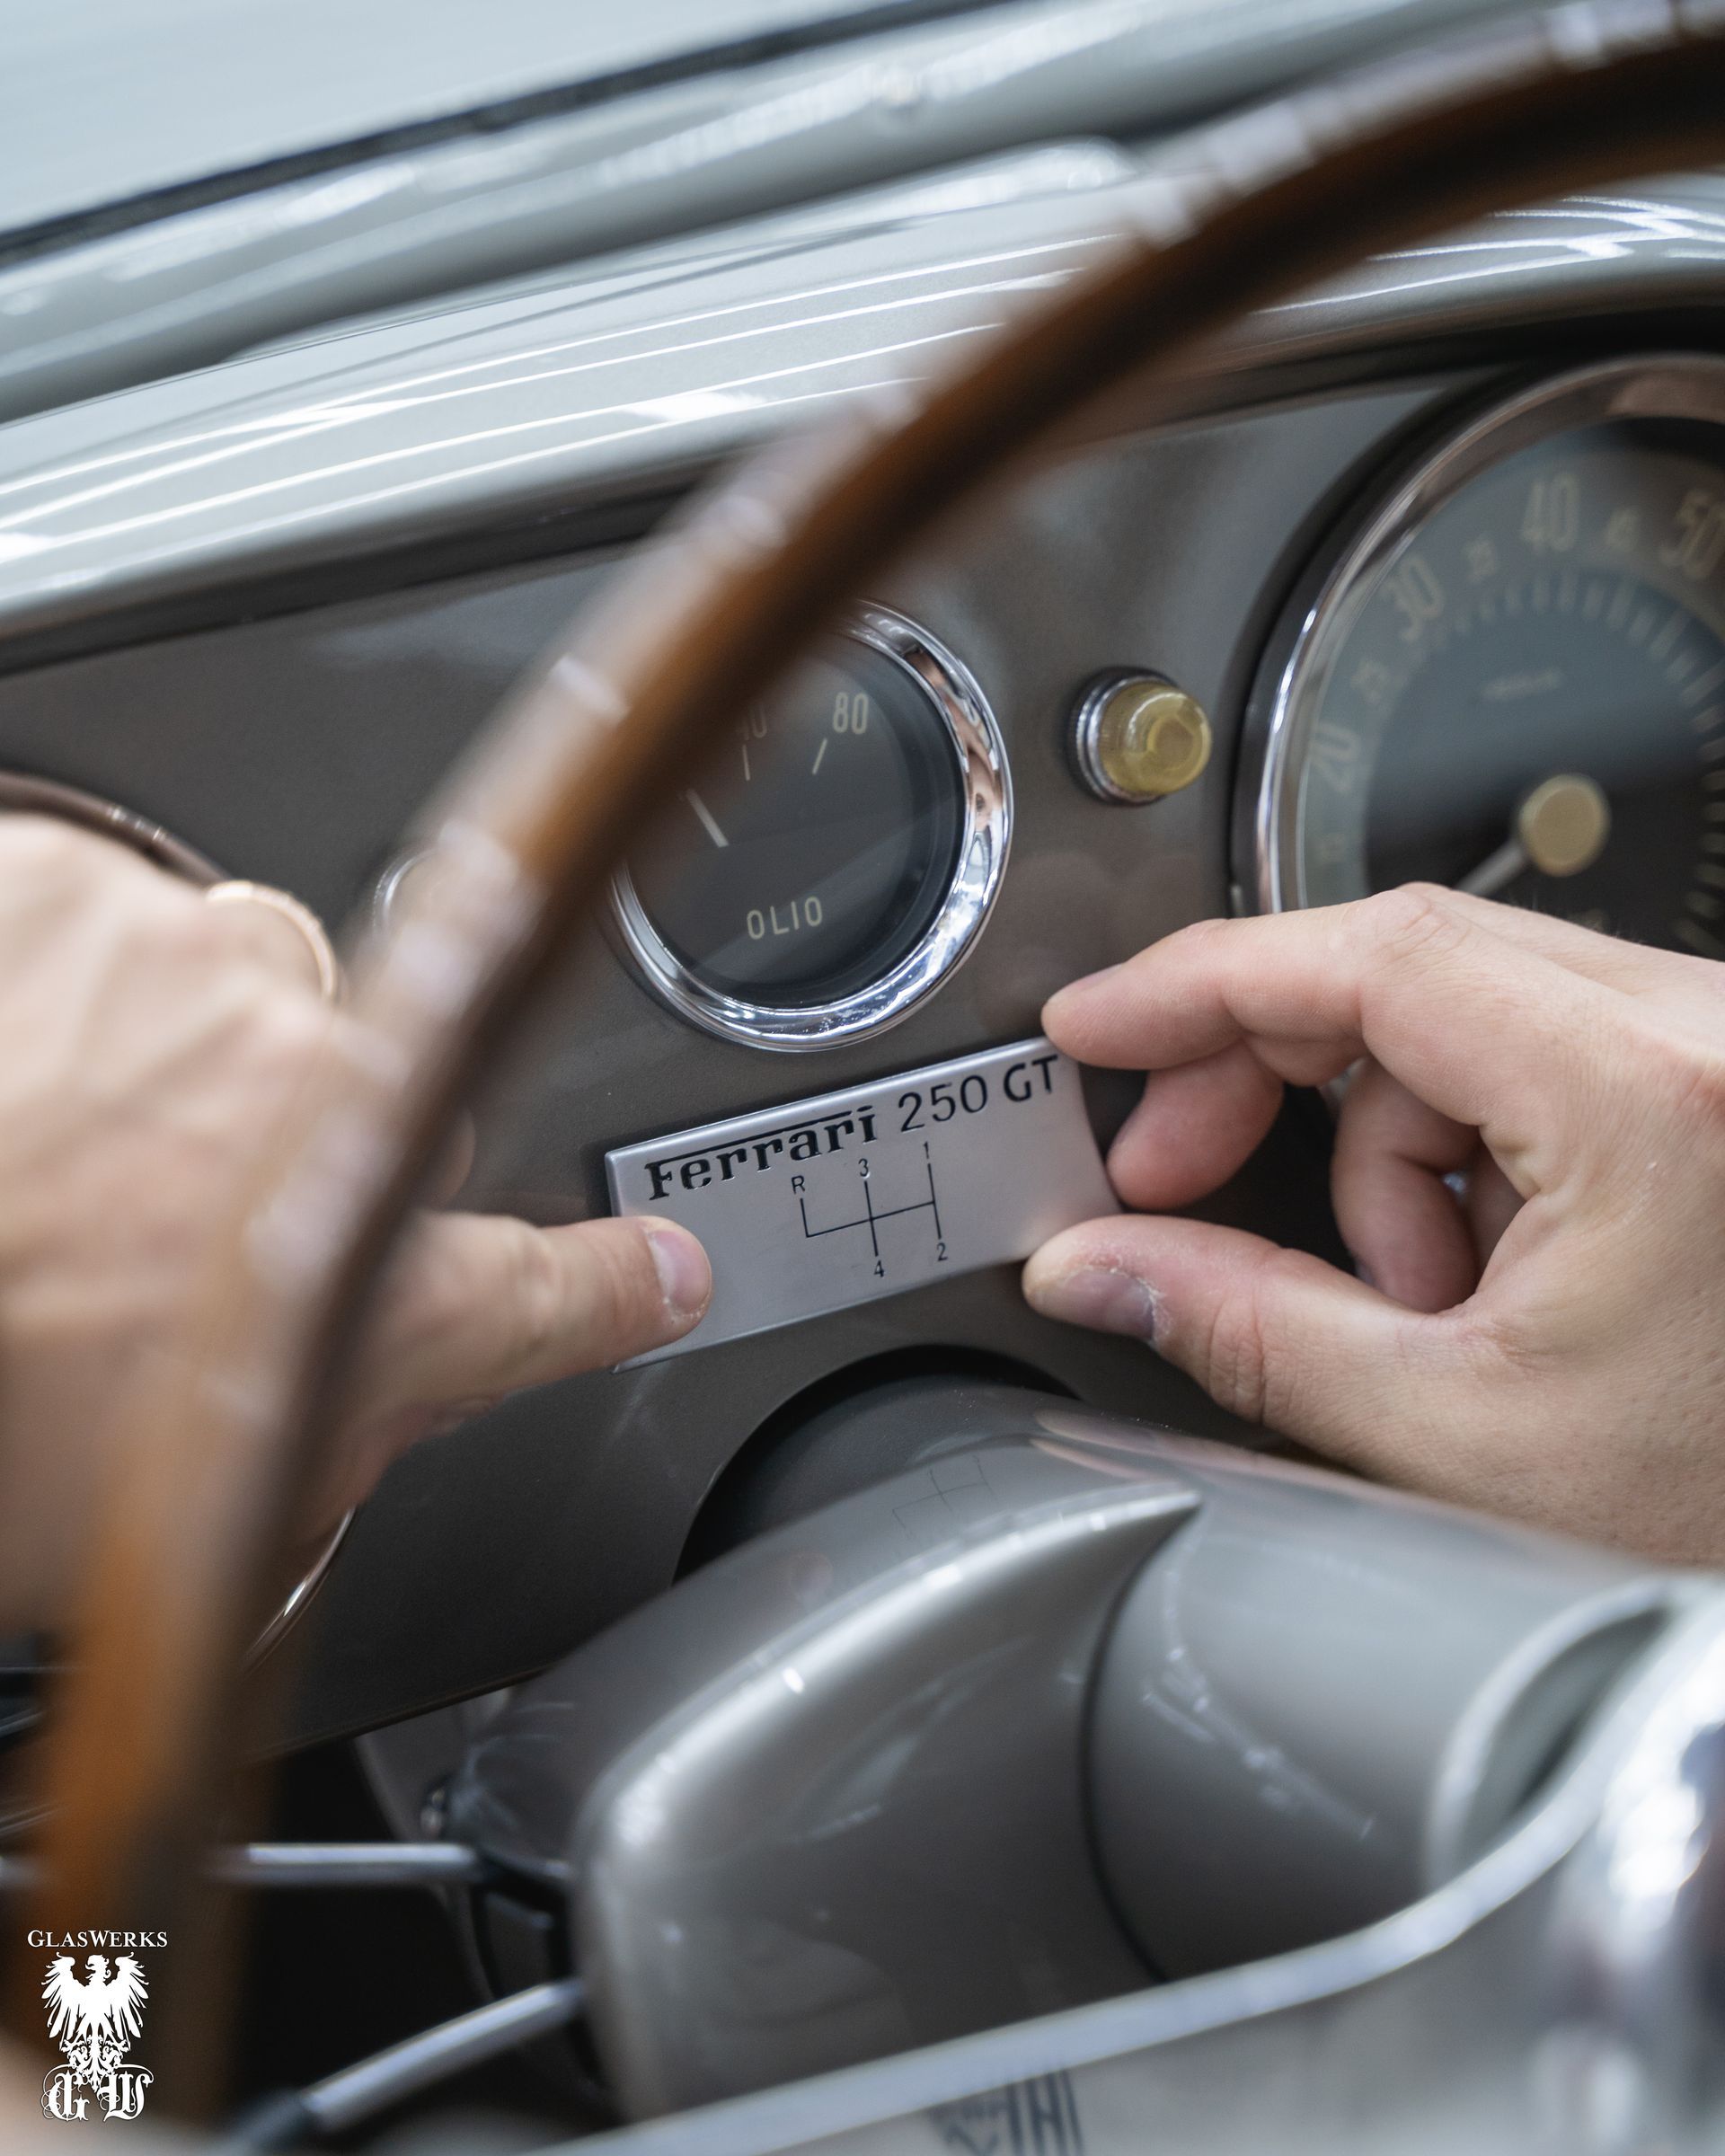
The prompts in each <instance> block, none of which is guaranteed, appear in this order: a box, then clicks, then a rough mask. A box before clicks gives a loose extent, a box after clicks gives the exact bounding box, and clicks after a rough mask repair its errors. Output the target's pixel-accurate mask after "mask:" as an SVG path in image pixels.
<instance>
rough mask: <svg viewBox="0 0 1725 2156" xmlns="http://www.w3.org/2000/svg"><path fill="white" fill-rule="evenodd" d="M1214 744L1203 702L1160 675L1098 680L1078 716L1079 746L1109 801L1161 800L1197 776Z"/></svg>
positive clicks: (1091, 779) (1080, 759)
mask: <svg viewBox="0 0 1725 2156" xmlns="http://www.w3.org/2000/svg"><path fill="white" fill-rule="evenodd" d="M1213 746H1214V741H1213V738H1212V736H1211V733H1210V721H1209V719H1208V717H1207V714H1206V712H1205V710H1204V707H1203V705H1202V704H1201V703H1199V702H1198V700H1197V699H1196V698H1195V697H1192V696H1189V695H1188V694H1186V692H1185V690H1184V689H1179V688H1176V687H1175V686H1174V685H1173V683H1172V681H1164V680H1163V677H1162V676H1160V675H1159V674H1110V675H1107V676H1104V677H1103V678H1102V679H1101V680H1100V681H1096V682H1092V685H1091V686H1090V687H1089V688H1088V689H1087V690H1086V691H1085V693H1084V695H1083V697H1082V698H1081V699H1080V700H1079V703H1078V708H1077V711H1075V713H1074V715H1073V748H1074V752H1075V756H1076V759H1077V764H1078V769H1079V771H1080V773H1082V774H1083V777H1084V782H1085V784H1086V785H1088V787H1089V788H1090V790H1091V791H1092V793H1094V794H1097V795H1099V796H1100V797H1101V800H1105V801H1159V800H1162V799H1163V796H1164V795H1166V794H1170V793H1178V792H1180V791H1181V788H1182V787H1186V786H1190V784H1191V783H1192V782H1193V780H1194V779H1196V778H1198V777H1199V775H1200V773H1202V772H1203V770H1204V768H1205V766H1206V765H1207V764H1208V763H1209V760H1210V750H1211V748H1212V747H1213Z"/></svg>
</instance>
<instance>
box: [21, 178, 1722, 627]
mask: <svg viewBox="0 0 1725 2156" xmlns="http://www.w3.org/2000/svg"><path fill="white" fill-rule="evenodd" d="M1166 184H1167V182H1166V181H1164V180H1161V179H1158V178H1156V177H1154V176H1145V175H1142V174H1137V173H1134V172H1132V171H1131V168H1130V166H1129V164H1128V162H1127V161H1126V160H1125V159H1123V158H1122V157H1121V156H1120V155H1119V153H1118V152H1117V151H1115V150H1113V149H1111V148H1110V147H1108V146H1101V145H1095V144H1070V145H1064V146H1057V147H1054V148H1050V149H1046V150H1042V151H1038V152H1033V153H1030V154H1028V155H1026V156H1025V157H1024V158H1023V159H1022V160H1015V161H1014V160H1008V161H999V160H995V161H991V162H989V163H986V164H984V165H980V166H972V167H969V168H967V169H965V170H962V171H959V172H952V173H950V174H947V175H945V176H944V177H943V178H942V179H941V180H939V181H929V182H924V183H922V184H921V185H920V186H916V187H910V188H906V189H896V190H883V191H881V192H880V193H877V194H875V195H872V196H869V195H865V196H861V197H857V198H854V199H852V200H850V201H849V202H848V203H847V204H845V206H843V214H842V215H841V214H840V212H839V210H838V209H837V208H834V209H831V210H829V211H827V213H825V214H823V215H821V216H818V217H817V218H816V219H815V220H814V223H813V225H812V228H810V227H809V226H807V225H804V224H803V223H802V222H801V220H798V219H794V218H793V219H791V220H788V221H787V223H786V224H785V225H783V226H782V227H779V228H774V226H771V225H768V226H765V227H761V226H751V227H748V228H747V229H739V230H738V231H735V232H733V233H731V234H728V235H724V236H723V237H722V239H715V240H714V241H713V242H712V243H711V244H710V245H708V246H707V247H705V248H703V249H701V250H694V251H692V250H691V249H690V248H688V247H687V246H680V247H675V248H663V249H653V250H648V251H643V252H640V253H637V254H634V255H632V256H627V257H619V258H616V259H615V260H613V261H608V262H606V263H605V264H603V265H601V266H597V267H595V268H594V269H592V270H589V271H588V272H587V273H585V274H584V275H583V276H582V277H580V278H579V279H576V280H575V281H572V282H557V283H545V284H542V285H537V286H533V287H527V288H525V289H520V290H516V291H510V292H507V293H499V294H491V295H480V296H474V297H473V298H471V299H468V300H465V301H464V302H461V303H457V304H452V305H448V306H447V307H444V308H441V309H438V310H437V311H435V312H432V313H427V314H413V315H410V316H407V317H405V318H398V319H391V320H387V321H383V322H376V323H367V324H360V325H357V326H354V327H352V328H349V329H346V330H342V331H332V332H331V333H330V334H328V335H326V336H323V337H321V338H318V339H315V340H311V341H308V342H305V343H303V344H296V345H291V346H288V347H285V348H283V349H276V350H269V351H262V352H259V353H255V354H252V355H250V356H247V357H245V358H239V359H235V360H234V361H232V362H230V363H229V364H228V365H226V366H225V367H222V368H220V369H218V370H217V371H216V372H214V373H204V374H199V375H192V376H181V377H176V378H173V379H171V380H168V381H164V382H158V383H152V384H147V385H146V386H144V387H141V388H139V389H137V390H134V391H130V392H128V393H126V394H124V395H118V396H112V397H107V398H103V399H101V400H99V401H96V402H89V403H84V404H80V405H74V406H72V407H70V408H68V409H66V410H63V411H54V412H47V413H43V414H41V415H40V416H39V417H36V418H34V419H31V420H22V421H17V422H14V423H13V425H11V426H9V427H6V428H4V429H0V633H3V634H5V635H7V636H12V637H16V636H19V635H21V634H24V633H27V632H35V631H42V630H49V629H64V628H66V627H67V626H69V625H71V624H73V623H78V622H80V621H86V620H88V619H89V618H90V617H92V616H93V615H96V614H105V613H111V612H112V611H114V610H115V609H118V608H122V607H134V606H137V605H144V604H146V603H149V602H153V601H158V600H161V599H164V598H169V597H178V596H183V595H185V594H187V593H190V592H196V591H198V590H199V589H200V588H210V587H213V586H217V585H220V584H225V583H233V582H234V581H236V580H239V579H253V578H258V577H261V576H264V575H267V574H274V573H277V572H280V571H284V570H294V569H298V568H303V567H305V566H306V565H308V564H316V563H328V562H330V561H332V560H345V559H350V558H352V557H355V556H358V555H361V554H365V553H370V552H378V551H380V550H384V549H388V548H391V547H399V546H402V545H403V544H406V543H422V542H424V541H426V540H427V539H429V538H436V537H438V536H439V535H451V534H456V533H459V532H461V531H463V530H464V529H468V528H471V527H472V526H475V525H486V526H494V525H495V524H497V523H498V522H499V521H500V520H520V521H526V520H527V519H531V518H535V517H544V516H546V515H548V514H556V513H559V512H565V511H567V510H568V509H569V508H571V505H573V504H579V505H580V506H581V507H582V508H584V509H586V510H588V511H590V510H592V509H594V508H596V507H598V506H600V505H603V504H606V503H607V502H609V503H615V502H616V501H618V500H620V499H641V498H652V497H659V498H661V499H662V498H663V497H664V496H665V495H667V494H668V493H669V492H670V491H672V490H676V489H677V488H680V487H683V486H685V485H686V484H688V483H689V482H691V481H692V480H693V479H694V478H695V477H697V476H698V475H700V474H701V473H703V472H704V471H706V470H708V469H710V468H711V467H712V465H714V464H716V463H718V462H719V461H721V460H722V459H724V458H726V457H729V456H732V455H737V454H738V453H739V452H741V451H744V450H747V449H748V448H750V447H751V446H756V445H758V444H759V443H761V442H763V441H765V440H766V439H769V438H770V437H773V436H774V435H775V434H777V433H779V432H781V431H782V430H783V429H785V428H787V427H791V426H795V425H801V424H806V423H809V422H810V421H812V420H817V419H818V418H821V417H823V416H825V415H827V414H830V413H832V412H834V411H836V410H838V409H840V408H842V407H843V406H844V405H845V404H846V403H847V402H851V401H853V400H854V399H857V398H859V397H868V396H871V395H880V394H883V393H891V392H892V391H894V390H896V389H897V388H898V387H899V386H900V385H902V384H906V383H908V382H915V381H916V380H918V379H921V378H923V377H924V376H926V375H927V374H928V373H929V372H930V371H931V370H933V368H935V367H939V366H941V365H942V364H943V363H944V362H946V361H947V360H948V359H949V358H951V356H952V354H953V353H954V352H955V351H956V350H957V349H959V348H960V347H961V346H962V345H963V344H964V343H965V342H966V341H968V340H971V339H974V338H976V337H977V336H978V335H980V334H982V333H984V332H986V331H987V330H988V329H989V328H991V327H992V326H994V325H995V324H996V323H999V322H1001V321H1002V320H1004V318H1005V317H1006V315H1007V314H1009V312H1010V311H1011V309H1012V308H1013V306H1014V305H1020V304H1022V302H1023V300H1024V299H1025V298H1026V297H1027V296H1030V295H1031V294H1034V293H1036V292H1039V291H1042V290H1046V289H1047V288H1048V287H1050V286H1053V285H1057V284H1058V283H1060V282H1061V281H1063V280H1064V279H1066V278H1069V277H1071V276H1072V275H1073V274H1075V271H1076V270H1079V269H1080V268H1081V267H1082V266H1083V265H1084V263H1085V262H1086V261H1089V260H1091V259H1092V258H1093V256H1094V254H1095V252H1096V251H1097V250H1098V249H1099V248H1100V247H1101V244H1103V243H1104V240H1105V236H1106V234H1108V233H1109V232H1110V229H1112V228H1113V227H1114V226H1115V225H1116V224H1117V223H1118V221H1119V220H1120V219H1121V218H1122V217H1126V216H1133V215H1141V214H1144V213H1145V212H1146V210H1147V209H1148V208H1151V207H1152V206H1153V205H1154V201H1155V200H1156V199H1159V190H1161V189H1163V187H1164V186H1165V185H1166ZM1721 269H1725V179H1721V178H1719V177H1716V176H1700V177H1695V178H1689V179H1685V180H1683V181H1672V182H1669V183H1667V184H1663V185H1661V186H1660V187H1659V189H1657V190H1624V191H1623V193H1621V194H1620V195H1617V196H1614V197H1612V198H1610V199H1606V198H1589V199H1585V200H1577V201H1570V202H1565V203H1560V204H1555V205H1553V206H1551V207H1549V208H1539V209H1529V210H1522V211H1517V212H1515V213H1512V214H1508V215H1505V216H1501V217H1499V218H1494V219H1493V220H1491V222H1490V223H1489V224H1488V225H1485V226H1483V227H1482V228H1481V229H1479V230H1476V231H1474V232H1472V233H1467V234H1460V235H1458V236H1457V237H1456V238H1455V239H1454V240H1453V241H1449V242H1446V243H1435V244H1433V245H1430V246H1427V247H1422V248H1419V249H1415V250H1411V251H1410V252H1406V253H1403V254H1400V255H1396V256H1393V257H1391V258H1389V259H1387V260H1384V261H1375V262H1372V263H1368V264H1367V265H1365V266H1364V267H1363V268H1362V269H1361V270H1358V271H1357V272H1356V273H1354V274H1353V275H1352V276H1350V277H1349V278H1347V279H1346V280H1344V281H1342V282H1341V283H1339V284H1338V285H1337V286H1335V287H1333V288H1331V289H1328V290H1325V291H1322V292H1319V293H1315V294H1314V295H1312V296H1309V297H1305V298H1302V299H1299V300H1296V301H1294V302H1292V303H1289V304H1287V305H1282V306H1279V307H1277V308H1275V309H1273V310H1270V311H1268V312H1266V313H1265V314H1261V315H1260V316H1258V317H1257V318H1256V319H1255V320H1254V321H1253V322H1252V323H1251V324H1250V325H1248V328H1247V330H1246V331H1245V332H1244V333H1243V335H1242V336H1241V337H1240V338H1238V339H1236V340H1234V343H1233V345H1232V346H1231V348H1230V349H1229V350H1228V352H1227V353H1226V354H1225V356H1224V358H1223V360H1222V362H1221V363H1219V364H1218V366H1217V367H1216V371H1215V376H1214V385H1213V401H1214V403H1215V405H1216V408H1217V409H1222V408H1225V407H1226V406H1228V405H1229V404H1243V403H1247V402H1252V401H1255V400H1258V399H1261V398H1263V397H1265V396H1266V395H1273V394H1274V393H1276V391H1277V389H1278V387H1285V386H1286V384H1285V379H1284V377H1283V374H1282V370H1287V369H1288V368H1290V367H1296V366H1308V367H1310V366H1317V365H1328V366H1330V367H1339V366H1341V365H1343V364H1344V363H1347V362H1349V360H1350V359H1351V361H1352V363H1353V365H1354V367H1355V371H1356V372H1357V373H1361V374H1364V373H1371V372H1376V373H1377V374H1379V375H1382V374H1383V373H1384V372H1387V371H1390V370H1391V368H1392V367H1393V366H1395V365H1397V364H1399V365H1400V366H1402V367H1404V368H1405V367H1407V366H1408V365H1409V364H1410V361H1409V359H1408V358H1405V357H1403V358H1402V359H1401V360H1400V361H1399V362H1397V361H1396V360H1395V359H1394V358H1393V354H1394V351H1395V348H1397V347H1402V348H1412V349H1413V351H1414V353H1415V355H1416V358H1418V357H1423V356H1425V355H1428V354H1429V353H1430V351H1431V350H1432V349H1433V347H1434V345H1437V344H1439V343H1442V342H1445V341H1446V342H1447V343H1448V345H1449V346H1450V347H1451V349H1454V348H1455V345H1456V343H1457V340H1469V339H1471V340H1474V344H1475V347H1476V348H1477V345H1478V343H1479V340H1484V339H1489V338H1490V337H1491V335H1492V333H1493V332H1495V333H1496V334H1497V336H1498V337H1499V339H1501V338H1502V337H1504V336H1505V335H1508V334H1509V333H1511V332H1517V333H1525V332H1526V331H1527V329H1528V327H1529V325H1530V324H1538V323H1553V322H1564V323H1576V322H1578V321H1587V320H1605V321H1615V320H1621V319H1622V318H1623V317H1625V316H1627V315H1630V314H1633V313H1634V312H1636V311H1637V310H1642V311H1648V312H1651V311H1653V310H1656V309H1669V308H1672V307H1676V306H1680V305H1685V303H1686V304H1688V305H1691V306H1693V305H1696V304H1698V303H1701V302H1704V301H1711V302H1712V303H1713V304H1717V300H1718V296H1719V292H1720V280H1721ZM1367 357H1369V358H1370V359H1371V362H1372V364H1371V366H1370V367H1366V366H1364V365H1363V364H1361V363H1362V361H1363V359H1364V358H1367ZM1120 418H1121V415H1120V414H1119V413H1118V412H1116V413H1114V414H1112V415H1111V421H1112V423H1114V424H1119V422H1120ZM571 543H576V542H575V541H574V540H573V539H571Z"/></svg>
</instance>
